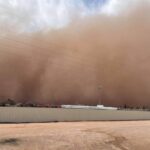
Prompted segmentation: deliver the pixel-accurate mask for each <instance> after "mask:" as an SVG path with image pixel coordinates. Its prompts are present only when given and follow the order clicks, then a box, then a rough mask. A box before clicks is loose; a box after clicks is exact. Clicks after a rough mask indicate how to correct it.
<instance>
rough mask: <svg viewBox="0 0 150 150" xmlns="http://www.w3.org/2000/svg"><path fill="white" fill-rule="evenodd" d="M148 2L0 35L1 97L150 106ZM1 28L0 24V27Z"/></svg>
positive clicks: (66, 102) (65, 102)
mask: <svg viewBox="0 0 150 150" xmlns="http://www.w3.org/2000/svg"><path fill="white" fill-rule="evenodd" d="M149 10H150V4H149V1H146V0H145V1H143V3H140V2H138V4H137V3H133V4H132V9H130V10H129V11H124V12H122V13H121V15H113V16H109V15H103V14H100V15H93V16H89V17H85V18H79V19H77V18H76V17H75V18H74V20H73V21H72V23H70V24H69V25H68V26H65V27H62V28H59V29H57V30H50V31H44V32H42V31H36V32H28V33H26V32H22V33H18V32H17V29H14V30H15V31H13V32H12V29H9V27H8V29H7V31H9V32H10V31H11V32H10V33H8V32H7V33H6V32H5V31H3V32H2V33H3V34H2V35H1V36H0V37H1V38H0V100H5V99H8V98H11V99H14V100H16V101H22V102H36V103H41V104H47V103H50V104H89V105H95V104H98V103H102V104H104V105H110V106H122V105H124V104H126V105H129V106H150V15H149V12H150V11H149ZM1 27H2V26H1Z"/></svg>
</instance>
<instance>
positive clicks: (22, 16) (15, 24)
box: [0, 0, 139, 32]
mask: <svg viewBox="0 0 150 150" xmlns="http://www.w3.org/2000/svg"><path fill="white" fill-rule="evenodd" d="M132 1H135V0H132ZM136 1H139V0H136ZM129 3H131V2H129V0H126V1H125V2H124V1H120V0H0V24H1V26H3V27H4V28H5V27H9V28H12V29H14V28H17V29H18V31H19V32H35V31H40V30H52V29H59V28H63V27H65V26H67V25H69V24H70V23H71V22H72V21H73V20H74V18H78V19H82V18H85V17H88V16H92V15H100V14H101V15H102V14H103V15H117V14H118V12H119V11H120V8H122V9H121V10H123V8H124V7H125V6H126V5H127V4H129Z"/></svg>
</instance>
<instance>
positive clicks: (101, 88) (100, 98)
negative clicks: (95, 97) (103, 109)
mask: <svg viewBox="0 0 150 150" xmlns="http://www.w3.org/2000/svg"><path fill="white" fill-rule="evenodd" d="M98 92H99V93H100V94H99V95H100V96H99V105H102V92H103V86H102V85H101V84H100V85H98Z"/></svg>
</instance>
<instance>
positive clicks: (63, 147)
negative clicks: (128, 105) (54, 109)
mask: <svg viewBox="0 0 150 150" xmlns="http://www.w3.org/2000/svg"><path fill="white" fill-rule="evenodd" d="M149 147H150V121H137V122H136V121H130V122H129V121H126V122H73V123H70V122H66V123H64V122H63V123H43V124H41V123H40V124H0V150H148V149H149Z"/></svg>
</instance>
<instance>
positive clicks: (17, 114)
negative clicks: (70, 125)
mask: <svg viewBox="0 0 150 150" xmlns="http://www.w3.org/2000/svg"><path fill="white" fill-rule="evenodd" d="M100 120H103V121H107V120H112V121H113V120H115V121H117V120H120V121H122V120H150V112H148V111H125V110H94V109H63V108H27V107H0V122H1V123H26V122H52V121H100Z"/></svg>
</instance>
